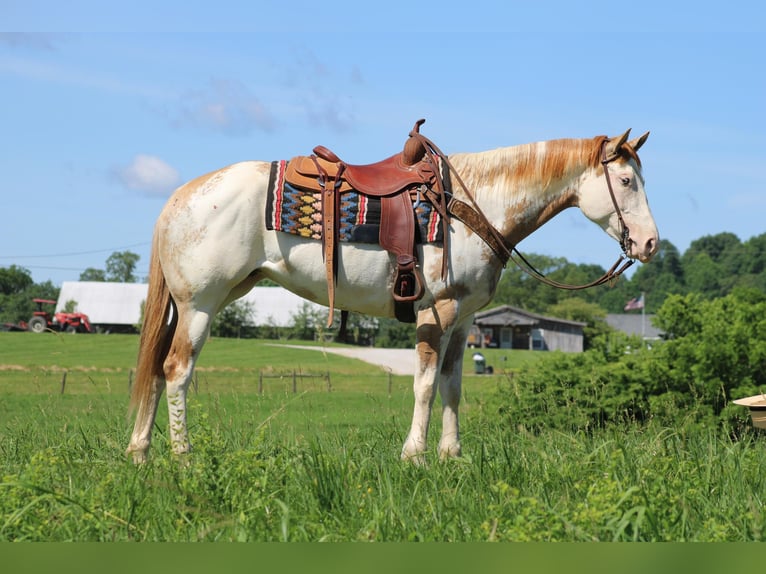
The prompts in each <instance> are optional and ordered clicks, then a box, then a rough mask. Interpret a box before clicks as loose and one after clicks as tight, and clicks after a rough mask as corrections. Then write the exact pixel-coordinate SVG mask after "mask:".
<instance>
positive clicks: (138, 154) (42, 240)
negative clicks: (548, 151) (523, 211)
mask: <svg viewBox="0 0 766 574" xmlns="http://www.w3.org/2000/svg"><path fill="white" fill-rule="evenodd" d="M104 4H107V5H112V4H113V6H111V7H110V6H104ZM703 4H708V3H703ZM181 6H184V8H181ZM320 7H321V8H320ZM0 23H1V24H0V27H2V29H3V30H4V31H3V32H1V33H0V104H1V105H0V126H1V128H0V129H1V132H0V133H1V134H2V142H3V143H2V153H0V198H2V202H1V203H0V214H2V215H1V219H0V221H2V223H0V266H8V265H11V264H16V265H21V266H23V267H26V268H27V269H29V270H30V271H31V273H32V276H33V278H34V279H35V281H38V282H39V281H45V280H48V279H50V280H51V281H53V283H54V284H60V283H61V282H62V281H67V280H77V278H78V277H79V274H80V272H81V271H82V270H84V269H85V268H87V267H96V268H104V265H105V261H106V259H107V257H109V255H110V254H111V253H112V252H114V251H123V250H130V251H133V252H135V253H138V254H139V255H140V256H141V260H140V261H139V264H138V269H137V270H138V272H139V274H145V273H146V270H147V267H148V258H149V244H150V240H151V234H152V228H153V225H154V222H155V219H156V217H157V215H158V214H159V212H160V210H161V208H162V206H163V204H164V202H165V201H166V200H167V197H168V196H169V193H170V191H171V190H172V189H173V188H174V187H175V186H177V185H179V184H180V183H182V182H183V181H186V180H189V179H192V178H194V177H196V176H198V175H201V174H203V173H206V172H208V171H211V170H214V169H217V168H220V167H223V166H225V165H228V164H230V163H233V162H236V161H240V160H247V159H263V160H273V159H283V158H285V159H286V158H289V157H292V156H293V155H298V154H304V153H310V150H311V149H312V148H313V147H314V146H315V145H317V144H323V145H325V146H327V147H330V148H332V149H333V150H335V151H336V152H337V153H338V154H339V155H341V156H342V157H344V159H346V160H347V161H349V162H352V163H368V162H372V161H376V160H378V159H382V158H383V157H385V156H388V155H390V154H392V153H394V152H395V151H397V150H398V149H400V148H401V145H402V143H403V142H404V139H405V138H406V134H407V132H408V131H409V130H410V128H411V127H412V124H413V122H414V121H415V120H416V119H418V118H420V117H424V118H426V119H427V122H426V124H425V126H424V127H423V132H424V133H425V134H426V135H428V136H429V137H430V138H431V139H433V140H434V141H435V142H436V143H437V144H438V145H439V146H440V147H441V148H442V149H443V150H444V151H445V152H447V153H451V152H463V151H480V150H484V149H492V148H496V147H501V146H508V145H515V144H521V143H526V142H531V141H539V140H546V139H553V138H559V137H592V136H595V135H598V134H608V135H617V134H618V133H621V132H622V131H624V130H625V129H627V128H633V130H634V134H635V135H640V134H641V133H643V132H644V131H647V130H650V131H651V136H650V138H649V140H648V142H647V144H646V145H645V146H644V148H643V149H642V152H641V157H642V160H643V163H644V176H645V178H646V189H647V193H648V195H649V200H650V205H651V207H652V211H653V213H654V216H655V219H656V221H657V224H658V227H659V230H660V235H661V237H663V238H665V239H669V240H670V241H671V242H672V243H673V244H674V245H675V246H676V247H678V248H679V249H680V250H681V251H683V250H685V249H686V248H687V247H688V246H689V243H690V242H691V241H693V240H694V239H697V238H699V237H701V236H703V235H707V234H714V233H719V232H722V231H729V232H733V233H735V234H737V235H738V236H739V238H740V239H741V240H743V241H744V240H746V239H748V238H750V237H752V236H754V235H760V234H761V233H764V232H766V222H765V220H766V218H765V217H764V216H765V214H766V151H765V150H766V147H765V146H764V145H763V143H762V142H761V137H762V136H763V133H764V128H766V112H765V111H764V105H765V104H766V79H764V77H765V76H766V74H764V59H763V58H764V54H766V47H764V44H763V39H762V38H763V31H762V28H763V25H764V24H766V18H764V9H763V7H762V3H760V2H755V1H752V2H737V1H734V2H727V3H725V4H713V5H710V6H709V7H702V4H700V3H697V2H694V3H691V2H677V3H674V2H669V1H666V2H654V1H648V2H635V3H630V2H611V3H610V2H599V3H591V2H571V1H566V2H534V3H531V2H523V3H520V2H514V1H506V2H484V1H474V2H461V3H451V2H442V3H439V4H436V3H412V2H385V3H367V4H365V3H362V2H331V1H324V2H303V1H299V2H274V1H259V2H231V1H229V0H222V1H219V2H215V3H213V2H207V3H199V2H185V3H168V2H165V3H161V4H159V5H157V4H156V3H150V2H143V1H138V2H132V3H130V6H129V7H128V6H127V5H125V6H123V5H118V4H117V3H104V2H78V1H76V0H75V1H73V2H68V3H61V2H55V3H54V2H34V1H31V2H30V1H25V2H17V1H15V0H11V1H10V2H9V1H7V0H2V1H0ZM519 247H520V248H521V249H522V250H523V251H525V252H536V253H544V254H547V255H551V256H562V257H566V258H567V259H569V260H570V261H574V262H578V263H597V264H600V265H602V266H604V267H608V266H609V265H611V263H612V262H613V261H614V259H616V257H617V255H618V254H619V247H618V246H617V245H616V243H614V242H613V241H612V240H611V239H609V238H607V236H606V235H605V234H603V232H601V230H599V229H598V228H597V227H595V226H594V225H593V224H592V223H590V222H588V221H587V220H586V219H585V218H584V217H583V216H582V215H581V214H580V212H579V211H578V210H568V211H566V212H564V213H563V214H561V215H559V216H558V217H557V218H556V219H555V220H554V221H553V222H551V223H549V224H548V225H546V226H545V227H543V228H542V229H540V230H538V231H537V232H536V233H535V234H534V235H532V236H531V237H530V238H528V239H527V240H525V241H524V242H522V244H521V245H520V246H519Z"/></svg>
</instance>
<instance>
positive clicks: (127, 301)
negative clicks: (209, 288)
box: [56, 281, 326, 329]
mask: <svg viewBox="0 0 766 574" xmlns="http://www.w3.org/2000/svg"><path fill="white" fill-rule="evenodd" d="M147 288H148V285H147V284H146V283H113V282H103V281H64V282H63V283H62V284H61V291H60V292H59V298H58V302H57V303H56V311H57V312H58V311H62V310H63V309H64V307H65V306H66V304H67V302H68V301H75V302H76V303H77V307H76V311H78V312H80V313H85V314H87V315H88V317H89V318H90V322H91V324H93V325H95V326H97V327H101V328H102V329H103V328H109V327H112V328H113V329H119V328H121V327H122V328H129V327H132V326H133V325H137V324H138V323H139V322H140V321H141V305H142V303H143V302H144V301H145V300H146V293H147ZM242 300H245V301H248V302H249V303H251V304H252V306H253V313H252V316H251V320H252V323H253V325H257V326H261V325H274V326H277V327H288V326H291V325H292V324H293V315H295V314H297V313H299V312H300V311H301V310H302V308H303V305H304V304H308V305H310V306H311V308H312V309H317V310H325V309H326V308H325V307H323V306H321V305H318V304H316V303H312V302H310V301H307V300H306V299H303V298H302V297H299V296H298V295H295V294H294V293H292V292H290V291H288V290H287V289H283V288H282V287H254V288H253V289H252V291H250V292H249V293H248V294H247V295H245V296H244V297H243V298H242Z"/></svg>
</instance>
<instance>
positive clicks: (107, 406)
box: [0, 333, 766, 541]
mask: <svg viewBox="0 0 766 574" xmlns="http://www.w3.org/2000/svg"><path fill="white" fill-rule="evenodd" d="M137 343H138V339H137V337H135V336H127V335H109V336H80V335H76V336H69V335H55V334H42V335H33V334H27V333H0V479H1V482H0V540H5V541H10V540H37V541H72V540H76V541H111V540H118V541H127V540H135V541H526V540H530V541H549V540H560V541H612V540H616V541H633V540H636V541H638V540H653V541H687V540H688V541H691V540H695V541H696V540H699V541H712V540H725V541H753V540H762V539H763V538H764V528H765V527H766V515H765V514H764V511H763V510H762V509H763V502H764V500H765V499H766V451H764V444H763V442H762V440H761V439H762V437H761V436H760V435H759V434H757V433H751V434H747V435H745V436H743V437H739V438H737V439H734V438H732V437H730V436H729V435H728V434H727V433H726V432H723V431H721V430H720V429H717V428H707V427H700V426H698V425H695V424H693V421H688V420H686V419H685V417H684V415H683V413H679V417H678V422H677V424H675V425H670V426H668V425H663V426H660V425H655V424H652V422H651V421H649V422H648V423H645V424H641V425H639V424H638V423H623V424H613V425H609V426H607V427H605V428H603V429H592V430H590V431H587V432H586V431H573V432H562V431H554V430H543V431H541V432H536V433H531V432H528V431H525V430H524V429H523V428H517V427H515V426H513V425H509V424H508V423H507V422H504V421H506V420H507V413H506V416H503V417H501V416H499V415H498V412H497V408H496V407H494V406H493V405H494V404H496V401H495V400H494V399H495V398H496V397H497V396H498V395H499V394H502V393H506V392H508V389H509V388H510V387H511V386H510V385H508V381H509V380H511V377H512V373H514V372H516V371H518V370H520V369H528V368H534V364H535V362H536V361H545V360H546V355H547V354H545V353H537V354H529V353H517V352H508V351H505V352H504V351H498V350H494V351H489V352H486V353H485V355H486V356H487V358H488V363H489V364H491V365H493V367H494V368H495V374H494V375H492V376H477V375H473V374H472V369H473V364H472V362H471V361H470V354H471V351H469V350H467V351H466V354H467V359H466V362H465V377H464V395H465V396H464V403H463V406H462V410H461V414H462V419H461V422H462V431H463V436H462V442H463V448H464V456H463V457H462V458H461V459H459V460H453V461H448V462H446V463H441V462H438V460H437V459H436V457H435V449H436V442H437V441H438V434H439V432H438V431H439V427H438V424H439V422H440V421H439V414H440V409H439V406H438V402H437V404H436V405H435V407H434V414H435V416H434V419H435V420H434V423H435V425H434V426H433V427H432V432H431V437H430V447H431V449H430V451H429V464H428V465H427V466H425V467H418V466H414V465H412V464H406V463H402V462H401V461H399V460H398V454H399V450H400V448H401V445H402V442H403V440H404V437H405V435H406V433H407V430H408V427H409V423H410V416H411V411H412V402H413V399H412V392H411V386H412V381H411V378H410V377H400V376H393V377H389V375H388V374H387V373H386V372H385V371H384V370H383V369H381V368H379V367H376V366H373V365H369V364H367V363H364V362H362V361H357V360H352V359H346V358H343V357H340V356H337V355H332V354H329V353H322V352H320V351H303V350H296V349H289V348H284V347H279V346H278V342H274V341H253V340H229V339H214V340H212V341H211V342H210V343H209V344H208V345H207V346H206V348H205V350H204V352H203V355H202V357H201V358H200V363H199V371H198V375H197V377H196V380H195V383H194V385H193V390H192V392H191V395H190V402H189V410H190V412H189V422H190V432H191V437H192V442H193V445H194V451H193V452H192V454H191V455H189V456H187V457H183V458H182V459H179V458H177V457H174V456H173V455H172V454H171V453H170V451H169V445H168V442H167V435H166V432H167V431H166V428H167V414H166V409H165V407H164V404H163V405H161V408H160V416H159V420H158V424H157V426H156V428H155V433H154V443H153V450H152V456H151V459H150V461H149V463H148V464H146V465H143V466H138V467H137V466H134V465H133V464H131V463H130V462H129V461H127V460H126V458H125V456H124V454H123V453H124V449H125V447H126V445H127V440H128V437H129V433H130V428H131V421H130V420H129V419H128V418H127V413H126V411H127V402H128V385H129V381H130V373H131V368H132V367H133V365H134V362H135V354H136V349H137ZM293 373H298V374H301V375H315V377H313V378H311V377H304V378H297V379H296V380H297V385H296V387H297V388H295V389H294V388H293ZM328 374H329V378H330V387H329V388H328V386H327V378H326V377H327V375H328ZM64 375H66V377H64ZM261 375H270V376H266V377H264V378H263V391H262V393H261V392H259V380H260V377H261ZM62 383H63V384H62ZM437 401H438V399H437Z"/></svg>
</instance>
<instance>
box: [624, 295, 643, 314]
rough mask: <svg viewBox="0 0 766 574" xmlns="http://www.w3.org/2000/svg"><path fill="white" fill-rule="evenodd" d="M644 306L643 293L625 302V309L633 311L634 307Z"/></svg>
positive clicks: (641, 307)
mask: <svg viewBox="0 0 766 574" xmlns="http://www.w3.org/2000/svg"><path fill="white" fill-rule="evenodd" d="M643 308H644V294H643V293H641V297H633V299H631V300H630V301H628V302H627V303H626V304H625V311H633V310H634V309H643Z"/></svg>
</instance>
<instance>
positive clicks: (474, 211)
mask: <svg viewBox="0 0 766 574" xmlns="http://www.w3.org/2000/svg"><path fill="white" fill-rule="evenodd" d="M420 123H422V122H419V123H418V124H416V125H419V124H420ZM409 135H410V136H411V137H413V138H416V139H417V140H418V141H420V142H421V143H422V144H423V147H424V148H425V150H426V154H427V155H428V156H429V159H431V161H432V162H433V163H434V165H436V161H435V157H439V158H440V159H441V160H442V161H443V162H444V164H445V165H446V166H447V168H448V170H449V172H451V173H452V175H454V177H455V179H456V180H457V182H458V183H459V184H460V187H462V188H463V191H464V192H465V194H466V196H467V197H468V200H469V202H470V204H468V203H466V202H464V201H461V200H459V199H457V198H455V197H454V196H453V197H452V198H451V199H450V201H449V204H448V205H447V210H446V212H445V213H441V212H442V210H443V203H442V202H441V201H439V202H438V205H439V208H437V209H439V212H440V213H441V215H442V222H443V224H444V225H445V226H446V225H449V214H450V213H451V214H452V215H454V216H455V217H456V218H457V219H459V220H460V221H462V222H463V223H464V224H465V225H466V226H467V227H468V228H469V229H471V230H472V231H473V232H474V233H476V234H477V235H478V236H479V237H480V238H481V239H482V240H483V241H484V242H485V243H486V244H487V245H488V246H489V247H490V249H492V251H493V252H494V253H495V255H497V257H498V259H500V261H501V263H502V264H503V267H505V266H506V264H507V263H508V261H509V260H510V261H513V262H514V263H515V264H516V266H517V267H518V268H519V269H521V270H522V271H524V272H525V273H527V274H528V275H530V276H531V277H533V278H535V279H537V280H538V281H540V282H541V283H544V284H546V285H550V286H551V287H556V288H557V289H566V290H569V291H578V290H581V289H588V288H590V287H596V286H598V285H603V284H604V283H612V282H614V281H616V280H617V278H618V277H619V276H620V275H622V273H623V272H624V271H625V270H626V269H627V268H628V267H630V266H631V265H633V263H634V260H633V259H627V261H626V255H627V252H628V245H629V241H630V230H629V229H628V227H627V226H626V225H625V220H624V219H623V217H622V211H621V210H620V207H619V205H617V198H616V197H615V195H614V190H613V189H612V181H611V179H610V178H609V170H608V168H607V164H608V163H610V162H612V161H614V160H615V159H617V157H618V156H617V154H614V155H613V156H611V157H608V156H607V153H606V144H607V143H608V142H609V140H608V139H605V140H604V141H603V142H602V144H601V165H602V166H603V167H604V177H606V185H607V189H608V190H609V196H610V198H611V200H612V204H613V205H614V209H615V213H616V214H617V221H618V223H619V226H620V247H621V248H622V251H623V253H622V254H621V255H620V257H619V259H618V260H617V261H616V262H615V263H614V265H612V266H611V267H610V268H609V270H608V271H607V272H606V273H604V274H603V275H602V276H601V277H599V278H598V279H596V280H594V281H591V282H590V283H586V284H583V285H570V284H567V283H560V282H558V281H555V280H553V279H550V278H548V277H546V276H545V275H544V274H543V273H541V272H540V271H538V270H537V269H535V267H534V266H533V265H532V264H531V263H530V262H529V261H527V259H526V258H525V257H524V255H522V254H521V252H520V251H519V250H518V249H516V246H515V245H509V244H508V242H507V241H506V240H505V237H503V235H502V234H501V233H500V232H499V231H498V230H497V228H495V227H494V226H493V225H492V224H491V223H490V222H489V219H487V216H486V215H484V212H482V210H481V208H480V207H479V205H478V204H477V203H476V200H475V199H474V197H473V195H472V194H471V192H470V191H469V189H468V187H467V186H466V184H465V182H464V181H463V179H462V178H461V177H460V174H459V173H458V172H457V170H456V169H455V167H454V166H453V165H452V163H451V162H450V161H449V159H448V158H447V156H446V154H444V152H442V151H441V150H440V149H439V148H438V147H437V146H436V144H434V143H433V142H432V141H431V140H430V139H428V138H427V137H426V136H424V135H423V134H421V133H420V132H419V131H418V130H417V129H415V130H413V131H411V132H410V134H409ZM437 182H439V183H441V182H440V178H437ZM437 185H438V184H437ZM438 187H439V188H440V189H439V190H438V191H440V192H446V190H445V189H444V188H446V187H447V186H446V185H438ZM438 195H439V196H441V197H444V193H439V194H438ZM429 199H431V198H429ZM432 203H434V205H437V202H433V201H432ZM444 241H445V244H446V241H447V233H445V234H444ZM446 259H447V258H446V257H444V258H443V266H442V275H444V272H445V271H444V268H445V267H446Z"/></svg>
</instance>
